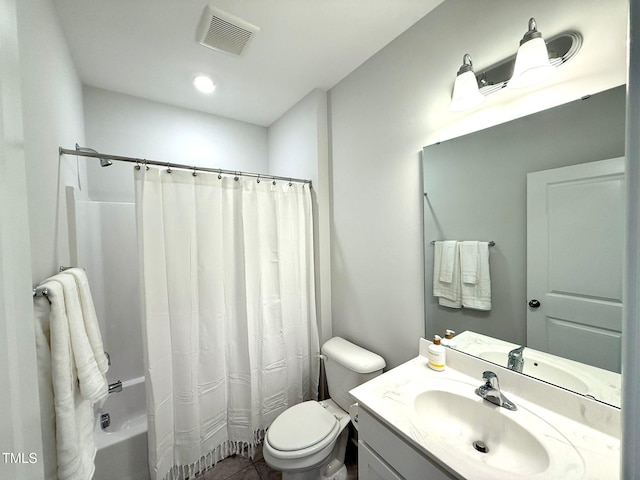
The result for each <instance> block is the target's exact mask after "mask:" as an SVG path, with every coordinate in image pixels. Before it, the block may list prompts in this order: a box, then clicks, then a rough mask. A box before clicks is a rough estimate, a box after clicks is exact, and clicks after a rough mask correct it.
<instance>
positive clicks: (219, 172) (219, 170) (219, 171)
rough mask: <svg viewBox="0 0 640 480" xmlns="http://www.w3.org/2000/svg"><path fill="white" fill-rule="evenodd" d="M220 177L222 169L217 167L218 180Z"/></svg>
mask: <svg viewBox="0 0 640 480" xmlns="http://www.w3.org/2000/svg"><path fill="white" fill-rule="evenodd" d="M221 178H222V169H221V168H219V169H218V180H220V179H221Z"/></svg>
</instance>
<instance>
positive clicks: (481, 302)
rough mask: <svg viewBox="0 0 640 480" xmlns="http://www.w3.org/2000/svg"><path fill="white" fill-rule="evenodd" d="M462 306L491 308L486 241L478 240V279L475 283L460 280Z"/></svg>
mask: <svg viewBox="0 0 640 480" xmlns="http://www.w3.org/2000/svg"><path fill="white" fill-rule="evenodd" d="M462 306H463V307H465V308H472V309H474V310H491V276H490V274H489V243H488V242H478V279H477V283H476V284H470V283H464V282H462Z"/></svg>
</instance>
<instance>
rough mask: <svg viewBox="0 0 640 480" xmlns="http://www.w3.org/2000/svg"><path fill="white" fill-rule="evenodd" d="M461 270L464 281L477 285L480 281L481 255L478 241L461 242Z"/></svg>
mask: <svg viewBox="0 0 640 480" xmlns="http://www.w3.org/2000/svg"><path fill="white" fill-rule="evenodd" d="M460 243H461V245H460V270H461V275H462V276H461V279H462V283H468V284H471V285H476V284H477V283H478V270H479V265H480V264H479V261H480V260H479V255H478V248H479V247H478V243H479V242H474V241H465V242H460Z"/></svg>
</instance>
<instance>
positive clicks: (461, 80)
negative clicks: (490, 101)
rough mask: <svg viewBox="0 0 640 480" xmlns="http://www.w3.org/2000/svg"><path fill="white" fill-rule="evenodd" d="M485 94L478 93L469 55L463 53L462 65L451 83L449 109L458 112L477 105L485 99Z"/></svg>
mask: <svg viewBox="0 0 640 480" xmlns="http://www.w3.org/2000/svg"><path fill="white" fill-rule="evenodd" d="M485 98H486V97H485V96H484V95H482V94H481V93H480V89H479V88H478V81H477V79H476V74H475V72H474V71H473V64H472V63H471V55H469V54H468V53H465V54H464V56H463V57H462V65H461V66H460V69H459V70H458V75H457V76H456V82H455V84H454V85H453V94H452V96H451V104H450V105H449V110H451V111H452V112H460V111H462V110H468V109H470V108H473V107H477V106H478V105H480V104H481V103H482V102H484V101H485Z"/></svg>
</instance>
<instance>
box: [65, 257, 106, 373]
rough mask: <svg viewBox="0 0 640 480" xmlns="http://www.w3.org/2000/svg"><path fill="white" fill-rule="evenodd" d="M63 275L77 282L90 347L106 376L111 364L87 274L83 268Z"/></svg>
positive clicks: (71, 269)
mask: <svg viewBox="0 0 640 480" xmlns="http://www.w3.org/2000/svg"><path fill="white" fill-rule="evenodd" d="M63 273H64V274H66V275H71V276H72V277H73V278H74V280H75V282H76V285H77V287H78V291H79V293H80V304H81V306H82V316H83V319H84V328H85V331H86V332H87V338H88V340H89V345H90V346H91V350H92V351H93V355H94V357H95V361H96V364H97V365H98V369H99V370H100V372H101V373H103V374H105V373H107V370H108V369H109V363H108V362H107V357H106V355H105V354H104V346H103V344H102V335H100V327H99V325H98V317H97V315H96V308H95V306H94V304H93V297H92V296H91V290H90V288H89V280H88V279H87V274H86V272H85V271H84V270H83V269H81V268H69V269H67V270H65V271H64V272H63Z"/></svg>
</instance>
